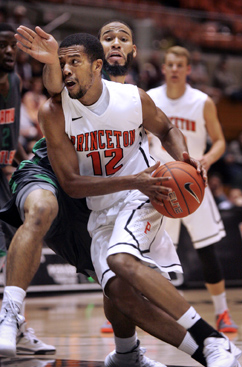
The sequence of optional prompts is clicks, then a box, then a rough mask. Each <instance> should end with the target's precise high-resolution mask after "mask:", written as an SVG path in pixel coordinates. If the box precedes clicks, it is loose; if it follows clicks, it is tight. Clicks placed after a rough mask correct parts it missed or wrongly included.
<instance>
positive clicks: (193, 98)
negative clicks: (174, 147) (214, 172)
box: [147, 84, 207, 162]
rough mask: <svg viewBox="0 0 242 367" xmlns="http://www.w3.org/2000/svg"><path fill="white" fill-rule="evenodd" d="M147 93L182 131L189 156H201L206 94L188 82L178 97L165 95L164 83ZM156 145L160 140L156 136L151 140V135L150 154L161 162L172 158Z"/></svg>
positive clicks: (204, 146) (204, 144) (204, 136)
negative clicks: (171, 97)
mask: <svg viewBox="0 0 242 367" xmlns="http://www.w3.org/2000/svg"><path fill="white" fill-rule="evenodd" d="M147 94H149V96H150V97H151V98H152V99H153V101H154V103H155V105H156V106H157V107H159V108H160V109H161V110H162V111H163V112H164V113H165V114H166V115H167V117H168V118H169V119H170V121H171V122H172V123H173V124H174V125H175V126H176V127H178V128H179V129H180V130H181V131H182V133H183V135H184V136H185V138H186V142H187V146H188V150H189V153H190V155H191V157H194V158H201V156H202V155H203V154H204V151H205V149H206V141H207V130H206V126H205V120H204V116H203V109H204V104H205V101H206V99H207V95H206V94H205V93H203V92H201V91H199V90H197V89H194V88H192V87H190V85H188V84H186V91H185V93H184V94H183V95H182V97H180V98H178V99H170V98H168V97H167V95H166V84H164V85H162V86H160V87H157V88H154V89H150V90H149V91H148V92H147ZM158 146H160V141H159V140H158V139H157V138H154V140H153V137H152V145H151V147H150V153H151V155H154V156H155V157H156V158H158V159H159V160H162V162H169V161H171V160H173V158H172V157H171V156H170V155H169V154H168V153H167V152H166V151H165V150H164V149H162V150H160V149H158Z"/></svg>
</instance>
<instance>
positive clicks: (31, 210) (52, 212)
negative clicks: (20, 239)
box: [24, 200, 58, 231]
mask: <svg viewBox="0 0 242 367" xmlns="http://www.w3.org/2000/svg"><path fill="white" fill-rule="evenodd" d="M57 212H58V206H57V203H56V205H55V204H53V203H51V202H49V201H44V200H43V201H35V202H33V203H32V205H30V206H29V207H28V209H27V211H26V212H25V221H24V225H29V226H30V229H31V230H32V231H45V230H48V229H49V227H50V226H51V224H52V222H53V220H54V219H55V217H56V215H57Z"/></svg>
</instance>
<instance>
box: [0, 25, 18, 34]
mask: <svg viewBox="0 0 242 367" xmlns="http://www.w3.org/2000/svg"><path fill="white" fill-rule="evenodd" d="M0 32H13V33H16V30H15V29H14V28H13V27H12V26H11V25H10V24H8V23H0Z"/></svg>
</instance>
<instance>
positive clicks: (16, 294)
mask: <svg viewBox="0 0 242 367" xmlns="http://www.w3.org/2000/svg"><path fill="white" fill-rule="evenodd" d="M8 294H9V296H10V297H11V299H12V300H13V302H14V303H16V305H17V306H18V307H19V309H20V310H21V308H22V304H23V301H24V298H25V296H26V292H25V291H24V290H23V289H22V288H19V287H14V286H6V287H5V288H4V293H3V302H2V308H3V307H4V306H5V305H6V304H7V303H8Z"/></svg>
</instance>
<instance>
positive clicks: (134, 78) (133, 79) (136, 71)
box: [125, 58, 140, 86]
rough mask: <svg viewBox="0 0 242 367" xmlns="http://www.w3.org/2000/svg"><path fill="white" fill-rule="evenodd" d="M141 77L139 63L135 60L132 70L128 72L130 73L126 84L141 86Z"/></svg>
mask: <svg viewBox="0 0 242 367" xmlns="http://www.w3.org/2000/svg"><path fill="white" fill-rule="evenodd" d="M139 75H140V66H139V61H138V60H137V59H136V58H135V59H134V60H133V61H132V65H131V67H130V69H129V70H128V73H127V75H126V78H125V83H127V84H134V85H137V86H139V84H140V80H139Z"/></svg>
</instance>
